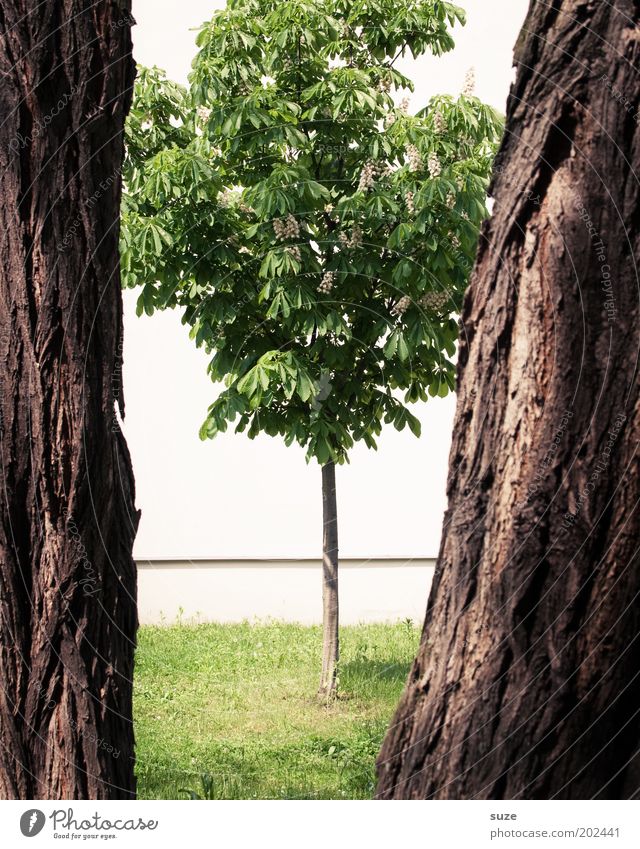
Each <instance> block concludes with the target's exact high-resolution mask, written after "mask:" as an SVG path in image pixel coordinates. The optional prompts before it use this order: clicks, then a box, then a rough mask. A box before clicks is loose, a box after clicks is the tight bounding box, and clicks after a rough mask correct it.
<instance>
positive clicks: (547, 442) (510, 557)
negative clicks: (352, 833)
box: [378, 0, 640, 799]
mask: <svg viewBox="0 0 640 849" xmlns="http://www.w3.org/2000/svg"><path fill="white" fill-rule="evenodd" d="M639 13H640V3H638V2H637V0H636V2H632V0H619V2H617V3H615V4H613V5H612V4H609V3H599V2H591V1H590V0H589V2H587V0H558V2H554V3H547V2H542V0H534V2H532V4H531V8H530V11H529V15H528V19H527V21H526V24H525V27H524V30H523V35H522V37H521V41H520V42H519V45H518V48H517V52H516V60H517V64H518V69H519V70H518V76H517V81H516V83H515V86H514V88H513V90H512V94H511V97H510V99H509V104H508V117H507V132H506V137H505V140H504V143H503V146H502V149H501V153H500V155H499V158H498V163H497V168H496V176H495V178H494V183H493V189H492V194H493V195H494V197H495V201H496V203H495V209H494V214H493V217H492V219H491V220H490V221H489V222H488V223H487V224H486V225H485V227H484V229H483V235H482V239H481V245H480V249H479V254H478V259H477V265H476V269H475V272H474V275H473V278H472V281H471V285H470V290H469V292H468V295H467V298H466V301H465V305H464V309H463V327H462V336H461V341H460V353H459V398H458V407H457V413H456V420H455V429H454V437H453V446H452V450H451V456H450V468H449V479H448V487H447V488H448V497H449V510H448V512H447V515H446V520H445V532H444V537H443V541H442V546H441V549H440V556H439V560H438V565H437V569H436V575H435V579H434V583H433V588H432V591H431V597H430V600H429V606H428V611H427V617H426V621H425V626H424V631H423V636H422V642H421V646H420V651H419V655H418V658H417V660H416V662H415V664H414V666H413V670H412V672H411V674H410V677H409V681H408V683H407V687H406V690H405V693H404V696H403V698H402V701H401V704H400V707H399V709H398V712H397V715H396V717H395V719H394V722H393V724H392V726H391V728H390V730H389V732H388V734H387V737H386V740H385V742H384V746H383V749H382V752H381V754H380V757H379V762H378V766H379V779H380V780H379V788H378V793H379V795H380V796H381V797H383V798H392V797H393V798H439V799H447V798H452V799H471V798H489V799H516V798H536V799H550V798H554V799H555V798H557V799H583V798H592V797H593V798H628V797H631V796H636V797H637V796H638V793H639V792H640V760H639V755H638V751H639V749H638V744H639V741H640V725H639V723H638V719H639V717H640V639H639V632H640V603H639V599H638V594H639V592H640V561H639V558H638V539H639V538H640V514H639V513H638V506H637V505H638V498H639V496H640V477H639V471H640V469H639V463H638V453H637V446H638V439H639V437H640V420H639V417H638V405H639V403H640V399H639V391H638V372H637V355H638V343H639V342H640V315H639V308H638V283H637V268H636V266H635V260H634V257H638V256H639V255H640V238H639V229H640V218H639V215H638V210H639V209H640V203H639V201H640V198H639V183H638V179H637V173H638V171H639V170H640V129H639V124H638V120H639V119H638V114H639V113H638V110H639V108H640V102H639V101H640V97H639V95H640V89H639V88H638V86H637V79H636V74H635V72H634V71H633V69H634V68H635V67H637V63H638V60H639V59H640V50H639V39H638V29H637V23H638V17H639ZM603 75H606V78H604V77H603ZM616 90H617V91H618V92H622V93H623V95H624V96H625V97H626V98H628V100H629V103H628V104H626V105H625V104H624V103H622V102H621V101H620V97H621V96H622V95H620V96H618V95H617V94H616Z"/></svg>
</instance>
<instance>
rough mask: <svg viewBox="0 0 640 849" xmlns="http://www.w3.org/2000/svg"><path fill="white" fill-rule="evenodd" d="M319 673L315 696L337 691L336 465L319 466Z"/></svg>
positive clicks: (338, 652)
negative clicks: (321, 525)
mask: <svg viewBox="0 0 640 849" xmlns="http://www.w3.org/2000/svg"><path fill="white" fill-rule="evenodd" d="M322 521H323V534H322V674H321V676H320V687H319V689H318V695H319V696H321V697H322V698H327V697H330V696H333V695H334V694H335V692H336V684H337V680H336V679H337V674H338V660H339V655H340V642H339V624H340V613H339V604H338V507H337V503H336V467H335V464H334V463H327V464H326V465H324V466H323V467H322Z"/></svg>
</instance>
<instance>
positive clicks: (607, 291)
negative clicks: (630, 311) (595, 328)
mask: <svg viewBox="0 0 640 849" xmlns="http://www.w3.org/2000/svg"><path fill="white" fill-rule="evenodd" d="M573 199H574V201H575V203H576V209H577V210H578V213H579V215H580V218H581V220H582V221H584V224H585V227H586V228H587V231H588V233H589V236H590V237H591V241H592V242H594V245H593V246H594V248H595V251H596V256H597V258H598V262H599V263H600V285H601V287H602V291H603V292H604V295H605V300H604V304H603V306H604V311H605V313H606V315H607V320H608V322H609V324H614V323H615V322H616V321H617V320H618V309H617V307H616V301H615V298H614V296H613V284H612V282H611V266H610V265H609V263H608V262H607V252H606V247H605V244H604V242H603V241H602V239H601V237H600V234H599V233H598V230H597V228H596V226H595V224H594V223H593V219H592V218H591V215H590V214H589V210H588V209H587V208H586V206H585V204H584V201H583V200H582V198H581V197H580V195H578V194H575V193H574V195H573ZM596 240H597V241H596Z"/></svg>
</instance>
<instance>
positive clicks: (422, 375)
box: [122, 0, 501, 463]
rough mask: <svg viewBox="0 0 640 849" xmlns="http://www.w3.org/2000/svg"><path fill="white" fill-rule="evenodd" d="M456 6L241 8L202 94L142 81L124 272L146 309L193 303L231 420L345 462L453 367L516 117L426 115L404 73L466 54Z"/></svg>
mask: <svg viewBox="0 0 640 849" xmlns="http://www.w3.org/2000/svg"><path fill="white" fill-rule="evenodd" d="M456 21H460V22H463V21H464V13H463V12H462V10H460V9H459V8H457V7H456V6H454V5H452V4H451V3H447V2H441V0H411V2H407V3H397V2H391V0H368V2H366V3H365V2H362V0H315V2H310V0H288V2H286V3H282V2H274V0H235V2H229V3H228V6H227V9H225V10H223V11H220V12H218V13H216V14H215V15H214V17H213V19H212V20H211V22H210V23H207V24H205V25H204V26H203V27H202V29H201V30H200V32H199V34H198V38H197V44H198V47H199V52H198V54H197V56H196V58H195V59H194V62H193V71H192V74H191V76H190V88H189V89H188V90H187V89H185V88H183V87H181V86H178V85H176V84H174V83H171V82H169V81H168V80H167V79H166V78H165V76H164V75H163V73H162V72H161V71H159V70H158V69H156V68H154V69H142V70H141V71H140V74H139V78H138V82H137V85H136V92H135V99H134V105H133V109H132V111H131V115H130V118H129V121H128V125H127V137H126V138H127V158H126V163H125V181H126V195H125V198H124V204H123V236H122V267H123V277H124V281H125V285H127V286H136V285H139V286H142V292H141V295H140V299H139V311H140V312H142V311H145V312H147V313H148V314H151V313H152V312H153V311H154V310H155V309H164V308H167V307H180V308H181V309H182V310H183V311H184V321H185V322H186V323H187V324H188V325H189V326H190V328H191V335H192V337H193V338H194V340H195V341H196V343H197V344H198V345H203V346H205V347H206V349H207V350H208V351H209V352H211V353H212V354H213V358H212V360H211V363H210V367H209V370H210V374H211V377H212V379H213V380H214V381H224V384H225V388H224V390H223V391H222V392H221V393H220V395H219V396H218V397H217V399H216V400H215V401H214V403H213V404H212V405H211V407H210V409H209V413H208V417H207V419H206V421H205V423H204V424H203V426H202V429H201V436H202V437H203V438H206V437H213V436H215V435H216V434H217V433H218V432H221V431H224V430H226V428H227V425H228V423H229V422H236V431H244V430H247V431H248V435H249V436H250V437H254V436H256V435H257V434H258V433H259V432H261V431H264V432H266V433H268V434H270V435H272V436H275V435H278V434H279V435H281V436H283V437H284V438H285V441H286V442H287V444H291V443H292V442H294V441H297V442H298V443H299V444H301V445H303V446H306V448H307V456H308V457H315V458H317V460H318V461H319V462H320V463H325V462H327V461H328V460H330V459H333V460H335V461H337V462H343V461H344V460H345V459H347V456H348V450H349V448H351V446H352V445H353V443H354V441H355V440H364V441H365V443H366V444H367V445H368V446H369V447H374V448H375V447H376V437H377V436H378V435H379V434H380V432H381V428H382V425H383V423H391V422H392V423H393V424H394V425H395V427H396V428H397V429H399V430H400V429H403V428H404V427H406V426H408V427H409V428H410V429H411V430H412V431H413V432H414V433H415V434H416V435H418V434H419V430H420V424H419V421H418V420H417V419H416V417H415V416H414V415H413V414H412V413H411V412H410V410H409V408H408V406H407V404H410V403H412V402H416V401H418V400H422V401H425V400H427V397H428V395H432V396H434V395H440V396H443V395H446V394H447V393H448V392H449V391H450V390H452V389H453V388H454V367H453V365H452V362H451V358H452V356H453V355H454V353H455V342H456V338H457V322H456V319H455V315H456V313H457V312H458V311H459V309H460V306H461V299H462V295H463V292H464V289H465V286H466V283H467V278H468V274H469V270H470V265H471V261H472V259H473V257H474V254H475V249H476V245H477V240H478V232H479V226H480V224H481V222H482V220H483V219H484V217H485V216H486V214H487V212H486V209H485V196H486V187H487V182H488V177H489V173H490V169H491V162H492V158H493V154H494V152H495V145H496V143H497V141H498V138H499V135H500V132H501V119H500V118H499V116H498V115H497V114H496V112H495V111H494V110H493V109H491V108H490V107H488V106H486V105H484V104H482V103H481V102H480V100H478V98H476V97H475V96H473V93H472V86H471V84H470V83H469V82H468V84H467V86H466V91H465V93H463V94H462V95H461V96H460V97H458V98H453V97H450V96H438V97H434V98H432V99H431V101H430V102H429V103H428V104H427V106H426V107H425V108H423V109H420V111H418V112H417V114H415V115H413V114H409V113H408V111H407V107H406V104H404V105H400V106H398V105H396V103H395V102H394V99H393V97H392V92H395V91H398V92H402V91H412V90H413V84H412V83H411V81H410V80H409V79H407V78H406V77H405V76H404V75H403V74H402V73H400V72H399V71H398V70H397V68H396V67H395V62H396V60H397V59H398V57H399V56H400V55H403V54H405V53H407V52H410V53H411V54H412V55H413V56H418V55H420V54H422V53H424V52H425V51H431V52H432V53H434V54H436V55H438V54H441V53H443V52H445V51H448V50H450V49H451V48H452V47H453V41H452V38H451V34H450V28H451V26H452V25H453V24H454V23H455V22H456Z"/></svg>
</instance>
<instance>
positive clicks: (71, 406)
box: [0, 0, 138, 799]
mask: <svg viewBox="0 0 640 849" xmlns="http://www.w3.org/2000/svg"><path fill="white" fill-rule="evenodd" d="M129 9H130V3H129V2H127V0H123V2H111V1H110V0H103V1H102V2H98V3H91V2H84V1H83V0H63V1H62V0H44V2H41V3H38V4H28V3H25V2H22V0H5V2H3V3H2V6H1V8H0V66H1V69H2V80H3V81H2V86H1V87H0V103H1V109H0V112H1V114H2V125H1V126H0V194H1V196H2V210H1V212H0V215H1V216H2V226H1V228H0V231H1V236H0V244H1V247H0V257H1V261H2V275H1V276H0V328H1V332H0V363H1V365H0V412H1V431H0V436H1V446H0V455H1V461H2V493H1V495H0V614H1V615H0V667H1V668H2V672H3V680H2V687H1V688H0V744H1V745H0V797H1V798H3V799H9V798H20V799H28V798H51V799H72V798H73V799H88V798H92V799H98V798H130V797H131V796H133V795H134V794H135V780H134V774H133V754H134V750H133V730H132V717H131V697H132V673H133V652H134V644H135V636H136V627H137V613H136V574H135V565H134V562H133V559H132V555H131V552H132V546H133V539H134V536H135V532H136V528H137V524H138V514H137V513H136V511H135V509H134V484H133V476H132V473H131V464H130V460H129V454H128V451H127V448H126V444H125V441H124V438H123V436H122V433H121V432H120V428H119V425H118V422H117V418H116V413H115V409H116V406H119V409H120V413H121V415H124V407H123V398H122V388H121V371H122V361H121V346H122V299H121V292H120V276H119V257H118V235H119V233H118V231H119V205H120V166H121V162H122V157H123V137H122V130H123V123H124V118H125V114H126V112H127V109H128V108H129V102H130V96H131V85H132V83H133V78H134V73H135V70H134V65H133V61H132V59H131V55H130V51H131V39H130V24H131V20H130V12H129Z"/></svg>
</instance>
